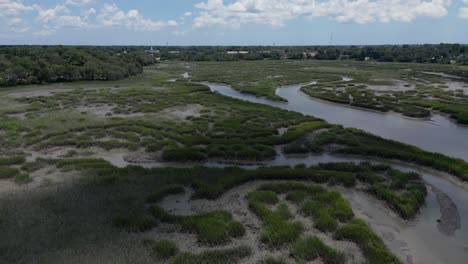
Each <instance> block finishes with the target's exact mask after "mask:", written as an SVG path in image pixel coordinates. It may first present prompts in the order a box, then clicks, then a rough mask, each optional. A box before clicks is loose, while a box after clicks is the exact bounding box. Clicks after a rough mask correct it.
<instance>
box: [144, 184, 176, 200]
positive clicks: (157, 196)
mask: <svg viewBox="0 0 468 264" xmlns="http://www.w3.org/2000/svg"><path fill="white" fill-rule="evenodd" d="M184 192H185V189H184V186H181V185H169V186H164V187H162V188H161V189H160V190H157V191H155V192H154V193H152V194H150V196H148V199H147V202H149V203H157V202H159V201H161V200H162V199H163V198H164V197H166V196H168V195H174V194H181V193H184Z"/></svg>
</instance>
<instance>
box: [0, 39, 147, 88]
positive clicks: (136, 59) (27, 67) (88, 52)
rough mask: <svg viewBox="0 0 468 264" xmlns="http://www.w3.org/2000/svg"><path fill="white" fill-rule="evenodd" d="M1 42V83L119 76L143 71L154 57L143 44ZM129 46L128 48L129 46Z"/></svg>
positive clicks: (115, 77) (27, 82) (29, 82)
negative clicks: (122, 51)
mask: <svg viewBox="0 0 468 264" xmlns="http://www.w3.org/2000/svg"><path fill="white" fill-rule="evenodd" d="M120 50H122V48H118V47H64V46H0V86H12V85H22V84H40V83H50V82H71V81H80V80H117V79H122V78H125V77H128V76H131V75H136V74H140V73H142V72H143V66H146V65H149V64H151V63H153V60H152V59H153V58H151V57H149V56H148V55H147V54H145V53H144V52H143V50H144V49H143V48H138V47H135V48H131V49H128V51H126V52H125V53H119V51H120ZM125 50H127V49H125Z"/></svg>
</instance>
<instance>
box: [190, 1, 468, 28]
mask: <svg viewBox="0 0 468 264" xmlns="http://www.w3.org/2000/svg"><path fill="white" fill-rule="evenodd" d="M464 1H466V0H464ZM451 3H452V1H451V0H431V1H429V0H326V1H316V0H236V1H234V2H231V3H224V1H223V0H206V1H205V2H201V3H199V4H197V5H196V6H195V7H196V8H198V9H200V10H201V12H200V14H199V15H198V16H197V17H196V18H195V19H194V22H193V26H194V27H204V26H209V25H214V24H218V25H228V26H234V27H238V26H240V25H241V24H248V23H261V24H270V25H272V26H282V25H284V23H285V22H286V21H288V20H291V19H294V18H297V17H300V16H306V17H325V16H327V17H331V18H332V19H333V20H335V21H338V22H343V23H359V24H366V23H371V22H382V23H385V22H391V21H402V22H410V21H413V20H415V19H416V18H417V17H419V16H427V17H433V18H438V17H443V16H445V15H447V13H448V8H449V7H450V5H451Z"/></svg>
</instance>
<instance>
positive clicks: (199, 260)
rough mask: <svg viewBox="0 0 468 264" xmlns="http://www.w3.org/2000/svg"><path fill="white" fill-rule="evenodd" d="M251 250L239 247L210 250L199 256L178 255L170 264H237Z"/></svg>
mask: <svg viewBox="0 0 468 264" xmlns="http://www.w3.org/2000/svg"><path fill="white" fill-rule="evenodd" d="M251 254H252V250H251V249H250V248H249V247H247V246H239V247H235V248H231V249H224V250H210V251H205V252H203V253H200V254H190V253H183V254H179V255H178V256H176V257H175V259H174V260H173V261H172V264H237V263H240V262H241V261H242V259H244V258H246V257H248V256H250V255H251Z"/></svg>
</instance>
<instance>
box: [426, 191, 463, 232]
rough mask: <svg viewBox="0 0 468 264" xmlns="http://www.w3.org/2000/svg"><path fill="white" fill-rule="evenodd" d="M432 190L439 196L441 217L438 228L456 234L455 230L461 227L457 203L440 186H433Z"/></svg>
mask: <svg viewBox="0 0 468 264" xmlns="http://www.w3.org/2000/svg"><path fill="white" fill-rule="evenodd" d="M431 188H432V191H433V192H434V193H435V195H436V196H437V201H438V202H439V205H440V213H441V215H442V216H441V217H440V219H438V222H437V228H438V229H439V230H440V231H441V232H442V233H443V234H445V235H447V236H453V235H455V231H456V230H457V229H460V227H461V224H460V222H461V220H460V213H459V212H458V208H457V205H456V204H455V203H454V202H453V201H452V199H451V198H450V197H449V196H448V195H447V194H446V193H444V192H442V191H441V190H440V189H439V188H437V187H435V186H431Z"/></svg>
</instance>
